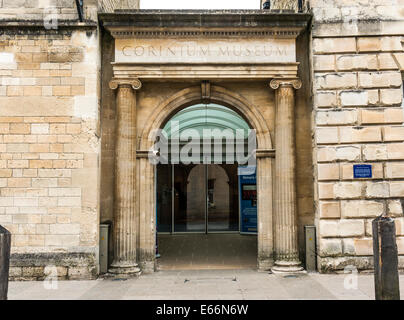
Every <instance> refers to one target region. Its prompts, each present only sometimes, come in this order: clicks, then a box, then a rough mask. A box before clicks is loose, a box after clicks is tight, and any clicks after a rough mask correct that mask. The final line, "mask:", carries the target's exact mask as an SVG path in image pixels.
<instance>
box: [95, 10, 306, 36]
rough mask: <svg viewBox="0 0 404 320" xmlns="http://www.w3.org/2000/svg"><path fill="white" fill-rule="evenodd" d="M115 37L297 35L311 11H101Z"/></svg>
mask: <svg viewBox="0 0 404 320" xmlns="http://www.w3.org/2000/svg"><path fill="white" fill-rule="evenodd" d="M99 19H100V22H101V24H102V25H103V26H104V27H105V28H106V29H107V30H108V31H109V32H110V33H111V34H112V35H113V36H114V37H115V38H133V37H138V38H148V37H154V38H156V37H158V38H171V37H175V38H181V37H186V38H231V37H235V38H240V37H248V38H250V37H255V38H259V37H280V38H296V37H297V36H298V35H299V34H300V33H301V32H302V31H303V30H304V29H305V28H307V27H308V25H309V21H310V19H311V15H309V14H274V13H269V12H266V11H262V10H176V11H171V10H135V11H127V10H126V11H115V13H107V14H105V13H104V14H99Z"/></svg>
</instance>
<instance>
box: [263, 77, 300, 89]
mask: <svg viewBox="0 0 404 320" xmlns="http://www.w3.org/2000/svg"><path fill="white" fill-rule="evenodd" d="M269 86H270V87H271V88H272V89H274V90H276V89H279V87H283V86H292V87H293V88H294V89H296V90H298V89H300V88H301V87H302V81H301V80H300V79H297V78H294V79H282V78H275V79H272V80H271V82H270V83H269Z"/></svg>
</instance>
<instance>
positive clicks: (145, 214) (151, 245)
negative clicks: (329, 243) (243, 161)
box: [137, 82, 275, 272]
mask: <svg viewBox="0 0 404 320" xmlns="http://www.w3.org/2000/svg"><path fill="white" fill-rule="evenodd" d="M203 86H204V82H202V83H201V86H191V87H188V88H186V89H182V90H180V91H179V92H177V93H176V94H174V95H173V96H171V97H170V98H169V99H167V100H165V101H163V102H162V103H161V104H160V105H159V106H158V107H157V108H156V111H155V112H153V114H152V115H151V116H150V117H149V119H148V120H147V121H146V123H147V125H146V127H145V128H144V129H143V131H142V132H141V134H140V137H139V138H140V139H139V145H138V149H137V167H138V174H139V176H138V177H139V179H138V180H137V181H138V185H137V187H138V190H139V194H141V195H142V198H143V199H144V201H139V214H140V217H139V229H140V231H139V246H138V248H139V262H140V265H141V267H142V268H143V269H147V270H148V271H150V272H152V271H154V270H155V238H156V228H155V212H156V211H155V210H156V209H155V201H156V199H155V190H156V189H155V188H156V184H155V175H156V166H155V165H153V164H151V163H150V162H149V150H150V149H151V148H152V147H153V145H154V142H155V134H154V133H155V131H154V130H156V129H161V128H163V127H164V125H165V123H166V122H167V121H168V120H169V119H170V118H171V117H172V116H173V115H174V114H175V113H177V112H179V111H180V110H182V109H184V108H186V107H188V106H191V105H195V104H198V103H203V102H205V101H206V96H205V97H204V96H203V92H204V90H203ZM209 87H210V88H209V101H210V102H211V103H217V104H220V105H223V106H226V107H229V108H230V109H232V110H234V111H236V112H237V113H238V114H240V115H241V116H242V117H243V118H244V119H245V120H246V121H247V123H248V124H249V126H250V128H251V129H255V130H256V134H257V150H256V159H257V199H258V200H257V206H258V208H257V220H258V232H257V233H258V234H257V241H258V254H257V257H258V261H257V267H258V269H260V270H267V269H269V268H270V267H271V266H272V265H273V263H274V232H273V228H274V226H273V167H274V158H275V150H274V149H273V147H272V138H271V133H270V130H269V127H268V125H267V123H266V121H265V119H264V118H263V116H262V115H261V114H260V113H259V112H258V110H257V109H256V108H255V107H254V105H252V104H251V103H249V102H248V101H247V100H246V99H245V98H243V97H242V96H240V95H239V94H237V93H235V92H232V91H230V90H228V89H226V88H224V87H221V86H218V85H209ZM201 88H202V89H201ZM205 93H206V91H205ZM140 181H141V182H140ZM151 191H152V192H151ZM144 195H147V196H146V197H144ZM150 224H152V228H146V226H150Z"/></svg>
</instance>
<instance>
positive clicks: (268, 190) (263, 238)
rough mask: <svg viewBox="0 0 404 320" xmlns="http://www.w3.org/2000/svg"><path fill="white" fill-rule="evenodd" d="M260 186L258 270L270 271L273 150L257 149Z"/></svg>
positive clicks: (272, 248)
mask: <svg viewBox="0 0 404 320" xmlns="http://www.w3.org/2000/svg"><path fill="white" fill-rule="evenodd" d="M256 156H257V188H258V190H257V191H258V203H257V205H258V270H259V271H268V270H270V269H271V267H272V266H273V264H274V257H273V254H274V246H273V243H274V239H273V221H272V220H273V214H272V208H273V203H272V199H273V195H272V161H273V157H274V153H273V150H257V152H256Z"/></svg>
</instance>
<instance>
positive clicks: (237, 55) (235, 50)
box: [233, 46, 241, 57]
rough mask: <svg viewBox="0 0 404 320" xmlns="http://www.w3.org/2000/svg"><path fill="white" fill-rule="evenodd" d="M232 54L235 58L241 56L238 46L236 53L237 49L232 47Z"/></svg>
mask: <svg viewBox="0 0 404 320" xmlns="http://www.w3.org/2000/svg"><path fill="white" fill-rule="evenodd" d="M233 54H234V55H235V56H236V57H239V56H241V46H238V51H237V47H236V46H233Z"/></svg>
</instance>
